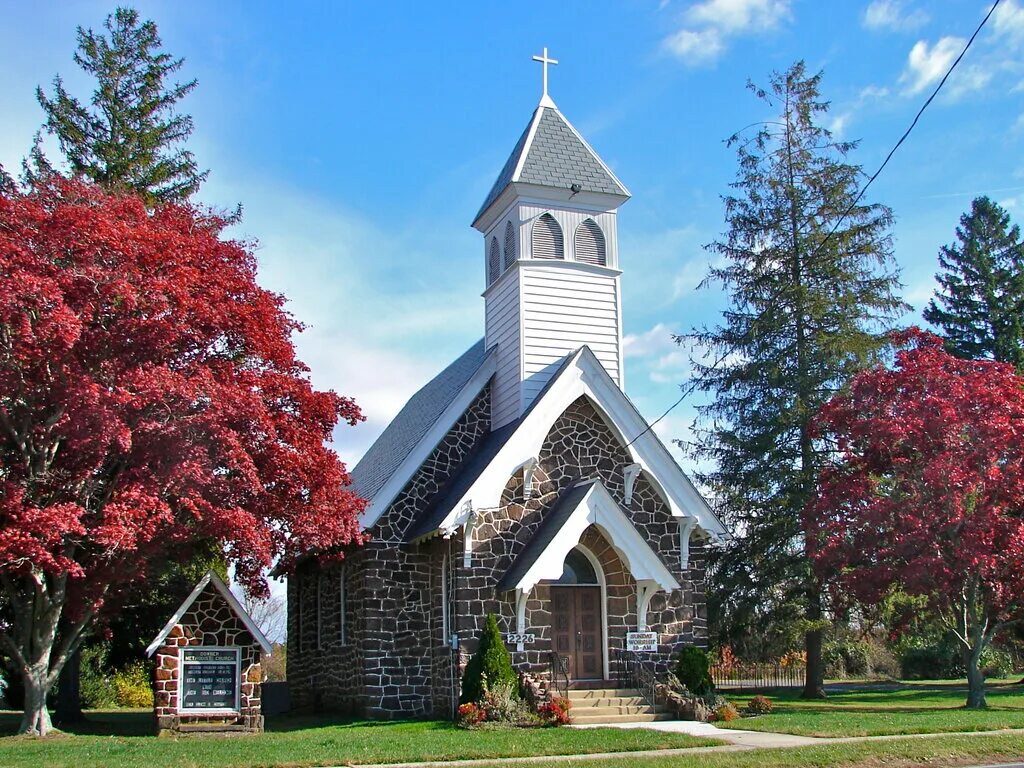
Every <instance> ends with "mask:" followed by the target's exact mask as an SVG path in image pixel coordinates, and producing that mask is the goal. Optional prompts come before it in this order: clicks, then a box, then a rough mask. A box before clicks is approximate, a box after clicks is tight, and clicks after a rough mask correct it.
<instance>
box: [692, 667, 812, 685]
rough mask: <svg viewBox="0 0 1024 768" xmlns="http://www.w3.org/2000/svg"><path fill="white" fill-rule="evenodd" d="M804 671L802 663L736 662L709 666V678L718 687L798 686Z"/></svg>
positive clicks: (802, 679)
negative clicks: (727, 664)
mask: <svg viewBox="0 0 1024 768" xmlns="http://www.w3.org/2000/svg"><path fill="white" fill-rule="evenodd" d="M806 673H807V667H806V665H804V664H779V663H775V664H757V663H749V662H737V663H733V664H730V665H729V666H728V667H726V666H720V665H719V666H713V667H711V679H712V680H713V681H714V683H715V687H716V688H719V689H759V688H799V687H801V686H803V684H804V677H805V675H806Z"/></svg>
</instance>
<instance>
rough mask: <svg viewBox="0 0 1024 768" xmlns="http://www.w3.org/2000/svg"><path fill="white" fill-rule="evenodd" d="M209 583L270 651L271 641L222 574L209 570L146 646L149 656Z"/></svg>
mask: <svg viewBox="0 0 1024 768" xmlns="http://www.w3.org/2000/svg"><path fill="white" fill-rule="evenodd" d="M208 584H212V585H213V587H214V589H216V590H217V591H218V592H219V593H220V595H221V597H223V598H224V600H226V601H227V604H228V607H230V608H231V610H232V611H233V612H234V614H235V615H236V616H237V617H238V618H239V619H241V621H242V624H244V625H245V628H246V629H247V630H249V634H251V635H252V636H253V638H254V639H255V640H256V642H257V643H259V644H260V648H262V649H263V652H264V653H270V641H269V640H267V637H266V635H264V634H263V632H262V631H261V630H260V628H259V627H258V626H256V622H254V621H253V620H252V617H251V616H250V615H249V613H248V611H246V610H245V608H243V607H242V604H241V603H240V602H238V598H237V597H235V596H234V595H233V594H231V590H230V589H228V586H227V584H225V583H224V582H223V581H221V578H220V576H218V575H217V574H216V573H214V572H213V571H207V572H206V575H205V576H203V578H201V579H200V580H199V583H198V584H196V588H195V589H193V590H192V592H191V594H189V596H188V597H186V598H185V602H183V603H182V604H181V605H179V606H178V610H176V611H175V612H174V615H173V616H171V618H170V620H169V621H168V622H167V623H166V624H165V625H164V628H163V629H161V630H160V634H158V635H157V636H156V637H155V638H154V639H153V642H152V643H150V644H149V647H148V648H146V655H147V656H152V655H153V654H154V653H155V652H156V649H157V648H159V647H160V646H161V645H163V643H164V640H166V639H167V636H168V635H169V634H171V630H172V629H174V626H175V625H176V624H177V623H178V622H179V621H181V617H182V616H184V615H185V614H186V613H187V612H188V609H189V608H191V607H192V603H194V602H195V601H196V599H197V598H198V597H199V596H200V595H201V594H202V593H203V590H204V589H206V587H207V585H208Z"/></svg>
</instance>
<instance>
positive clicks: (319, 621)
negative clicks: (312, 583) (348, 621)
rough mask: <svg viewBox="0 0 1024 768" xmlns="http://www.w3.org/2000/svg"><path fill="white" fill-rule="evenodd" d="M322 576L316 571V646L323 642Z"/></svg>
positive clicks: (321, 645) (319, 646) (321, 644)
mask: <svg viewBox="0 0 1024 768" xmlns="http://www.w3.org/2000/svg"><path fill="white" fill-rule="evenodd" d="M323 599H324V577H323V575H322V574H320V573H318V574H317V575H316V647H317V648H322V647H323V642H324V622H323V616H324V606H323Z"/></svg>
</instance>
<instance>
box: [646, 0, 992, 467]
mask: <svg viewBox="0 0 1024 768" xmlns="http://www.w3.org/2000/svg"><path fill="white" fill-rule="evenodd" d="M1000 2H1002V0H995V2H993V3H992V7H991V8H989V9H988V13H986V14H985V18H983V19H982V20H981V23H980V24H979V25H978V28H977V29H975V30H974V34H973V35H971V37H970V39H968V41H967V44H966V45H965V46H964V49H963V50H962V51H960V55H959V56H957V57H956V59H955V60H954V61H953V63H952V64H950V66H949V69H948V70H946V74H945V75H943V76H942V79H941V80H940V81H939V84H938V85H936V86H935V90H934V91H932V94H931V96H929V97H928V98H927V100H926V101H925V102H924V104H922V105H921V108H920V109H919V110H918V111H917V114H916V115H914V119H913V121H911V123H910V127H908V128H907V130H905V131H904V132H903V135H902V136H900V138H899V141H897V142H896V143H895V144H894V145H893V148H892V149H890V150H889V154H887V155H886V156H885V160H883V161H882V164H881V165H880V166H878V170H877V171H875V172H874V173H873V174H871V176H870V177H869V178H868V181H867V183H866V184H865V185H864V186H863V187H861V190H860V192H858V193H857V196H856V197H855V198H854V199H853V202H852V203H850V206H849V208H847V209H846V210H845V211H844V212H843V214H842V215H841V216H840V217H839V218H838V219H837V220H836V223H835V225H833V227H832V229H831V230H830V231H829V233H828V234H827V235H825V239H824V240H822V241H821V243H819V245H818V247H817V248H815V249H814V250H815V254H817V252H818V251H820V250H821V249H822V248H824V247H825V245H826V244H827V243H828V241H829V239H831V237H832V235H834V234H835V233H836V230H838V229H839V225H840V224H842V223H843V221H844V220H845V219H846V217H847V216H849V215H850V214H851V213H852V212H853V209H854V208H856V207H857V203H859V202H860V199H861V198H862V197H864V193H865V192H867V191H868V187H870V186H871V185H872V183H874V181H875V179H877V178H878V177H879V175H880V174H881V173H882V171H883V170H885V166H887V165H888V164H889V161H890V160H891V159H892V156H893V155H895V154H896V150H898V149H899V148H900V147H901V146H902V145H903V142H904V141H906V140H907V137H908V136H910V133H911V131H913V130H914V127H915V126H916V125H917V122H918V121H919V120H920V119H921V115H923V114H924V111H925V110H926V109H928V106H929V105H930V104H931V103H932V101H934V100H935V97H936V96H938V95H939V91H941V90H942V86H944V85H945V84H946V81H947V80H948V79H949V76H950V75H952V74H953V70H954V69H956V67H957V65H958V64H959V63H960V60H961V59H962V58H963V57H964V56H965V55H966V53H967V51H969V50H970V48H971V45H972V44H973V43H974V39H975V38H976V37H977V36H978V34H979V33H980V32H981V30H982V29H984V27H985V25H986V24H987V23H988V20H989V19H990V18H991V17H992V14H993V13H995V10H996V8H998V7H999V3H1000ZM723 359H724V356H723V357H721V358H719V359H718V360H717V361H716V362H715V364H714V365H713V366H711V367H712V369H714V368H717V367H718V365H719V364H720V363H721V362H722V360H723ZM699 383H700V379H695V380H694V381H693V383H691V384H690V386H689V387H687V388H686V389H685V390H683V394H682V395H680V396H679V399H678V400H676V401H675V402H674V403H672V405H670V406H669V407H668V409H667V410H666V411H665V412H664V413H662V414H661V416H659V417H658V418H656V419H655V420H654V421H652V422H651V423H650V424H648V425H647V426H646V427H645V428H644V430H643V431H642V432H640V434H638V435H637V436H636V437H634V438H633V439H632V440H630V441H629V442H628V443H626V447H627V448H629V446H631V445H632V444H633V443H635V442H636V441H637V440H639V439H640V438H641V437H643V436H644V435H646V434H647V433H648V432H650V431H651V430H652V429H654V426H655V425H656V424H657V423H658V422H660V421H661V420H662V419H664V418H665V417H666V416H668V415H669V414H670V413H672V411H674V410H675V409H676V408H677V407H679V405H680V404H681V403H682V402H683V400H685V399H686V398H687V397H689V396H690V395H691V394H693V391H694V390H695V389H696V388H697V385H698V384H699Z"/></svg>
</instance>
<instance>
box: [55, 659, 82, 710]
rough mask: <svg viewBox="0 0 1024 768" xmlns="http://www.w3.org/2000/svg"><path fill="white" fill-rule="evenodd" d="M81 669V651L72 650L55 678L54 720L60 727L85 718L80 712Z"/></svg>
mask: <svg viewBox="0 0 1024 768" xmlns="http://www.w3.org/2000/svg"><path fill="white" fill-rule="evenodd" d="M81 670H82V651H81V649H79V650H77V651H75V652H74V654H73V655H72V656H71V658H70V659H68V662H67V664H65V665H64V669H62V670H61V671H60V677H58V678H57V706H56V707H54V713H53V718H54V722H56V723H57V725H59V726H60V727H62V728H63V727H64V726H65V725H70V724H71V723H79V722H81V721H82V720H84V719H85V715H83V714H82V699H81V690H80V686H79V682H80V679H81Z"/></svg>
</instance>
